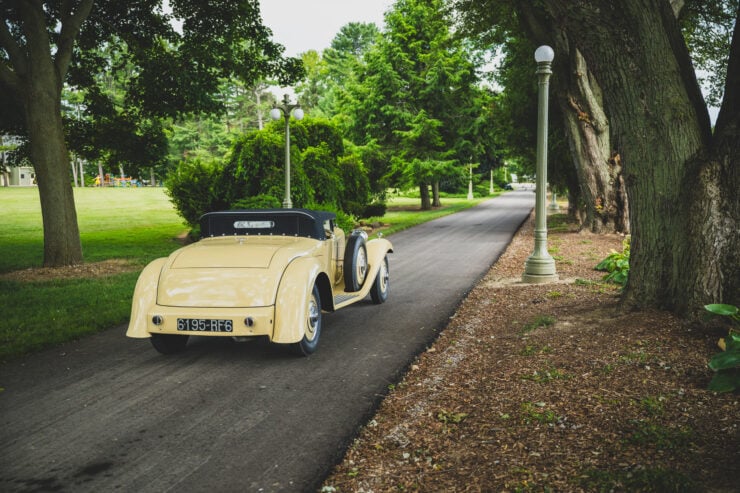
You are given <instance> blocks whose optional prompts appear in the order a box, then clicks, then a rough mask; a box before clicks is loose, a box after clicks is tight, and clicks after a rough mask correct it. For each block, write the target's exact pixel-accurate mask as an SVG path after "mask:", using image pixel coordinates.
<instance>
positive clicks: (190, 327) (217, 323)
mask: <svg viewBox="0 0 740 493" xmlns="http://www.w3.org/2000/svg"><path fill="white" fill-rule="evenodd" d="M177 330H187V331H190V332H233V331H234V326H233V324H232V321H231V320H221V319H212V318H178V319H177Z"/></svg>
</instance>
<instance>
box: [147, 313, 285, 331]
mask: <svg viewBox="0 0 740 493" xmlns="http://www.w3.org/2000/svg"><path fill="white" fill-rule="evenodd" d="M178 319H189V320H206V321H210V320H218V321H224V320H230V321H231V327H230V329H231V330H230V331H229V330H228V329H227V327H226V324H223V323H219V324H216V323H211V324H201V326H202V329H201V330H178V326H180V328H183V327H193V326H197V325H198V324H194V323H190V324H186V323H182V322H180V323H178ZM155 322H159V323H155ZM274 322H275V307H274V306H267V307H257V308H182V307H169V306H155V307H154V308H153V309H152V310H149V311H148V313H147V327H146V332H147V333H148V334H179V335H199V336H214V337H219V336H220V337H235V336H243V337H252V336H267V337H269V338H270V339H272V335H273V332H274V326H275V323H274ZM208 327H213V328H214V329H215V328H216V327H218V329H220V330H219V331H211V330H209V329H208ZM145 337H148V335H147V336H145Z"/></svg>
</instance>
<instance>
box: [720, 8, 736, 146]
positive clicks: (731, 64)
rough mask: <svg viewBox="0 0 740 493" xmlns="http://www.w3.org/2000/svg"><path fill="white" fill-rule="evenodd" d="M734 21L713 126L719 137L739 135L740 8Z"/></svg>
mask: <svg viewBox="0 0 740 493" xmlns="http://www.w3.org/2000/svg"><path fill="white" fill-rule="evenodd" d="M736 17H737V18H736V19H735V30H734V31H733V33H732V44H731V45H730V57H729V61H728V62H727V79H725V94H724V97H723V98H722V107H721V108H720V110H719V115H718V116H717V122H716V123H715V126H714V134H715V135H721V134H723V133H724V132H733V131H734V133H735V136H734V137H737V136H738V134H740V107H738V105H740V26H739V25H738V22H739V21H740V8H738V10H737V14H736Z"/></svg>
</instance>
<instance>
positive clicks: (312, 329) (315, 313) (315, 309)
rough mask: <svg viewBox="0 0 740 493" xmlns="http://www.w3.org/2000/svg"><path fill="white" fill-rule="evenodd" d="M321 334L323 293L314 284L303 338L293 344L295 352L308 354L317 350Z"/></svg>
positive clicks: (307, 308)
mask: <svg viewBox="0 0 740 493" xmlns="http://www.w3.org/2000/svg"><path fill="white" fill-rule="evenodd" d="M319 336H321V294H320V293H319V287H318V286H317V285H315V284H314V286H313V290H312V291H311V296H309V298H308V303H307V304H306V323H305V324H304V326H303V338H302V339H301V340H300V341H299V342H296V343H295V344H293V345H292V346H291V348H292V349H293V352H294V353H296V354H298V355H301V356H308V355H309V354H311V353H313V352H314V351H316V348H317V347H318V345H319Z"/></svg>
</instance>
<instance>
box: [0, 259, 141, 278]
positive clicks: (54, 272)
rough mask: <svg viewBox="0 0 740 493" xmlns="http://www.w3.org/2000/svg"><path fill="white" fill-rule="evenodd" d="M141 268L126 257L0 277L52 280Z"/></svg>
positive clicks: (45, 268)
mask: <svg viewBox="0 0 740 493" xmlns="http://www.w3.org/2000/svg"><path fill="white" fill-rule="evenodd" d="M137 269H141V265H138V264H136V263H133V262H131V261H129V260H127V259H110V260H104V261H102V262H90V263H85V264H78V265H69V266H65V267H34V268H30V269H23V270H16V271H13V272H6V273H4V274H0V279H3V280H6V281H19V282H39V281H52V280H55V279H82V278H97V277H107V276H114V275H116V274H123V273H125V272H133V271H135V270H137Z"/></svg>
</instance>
